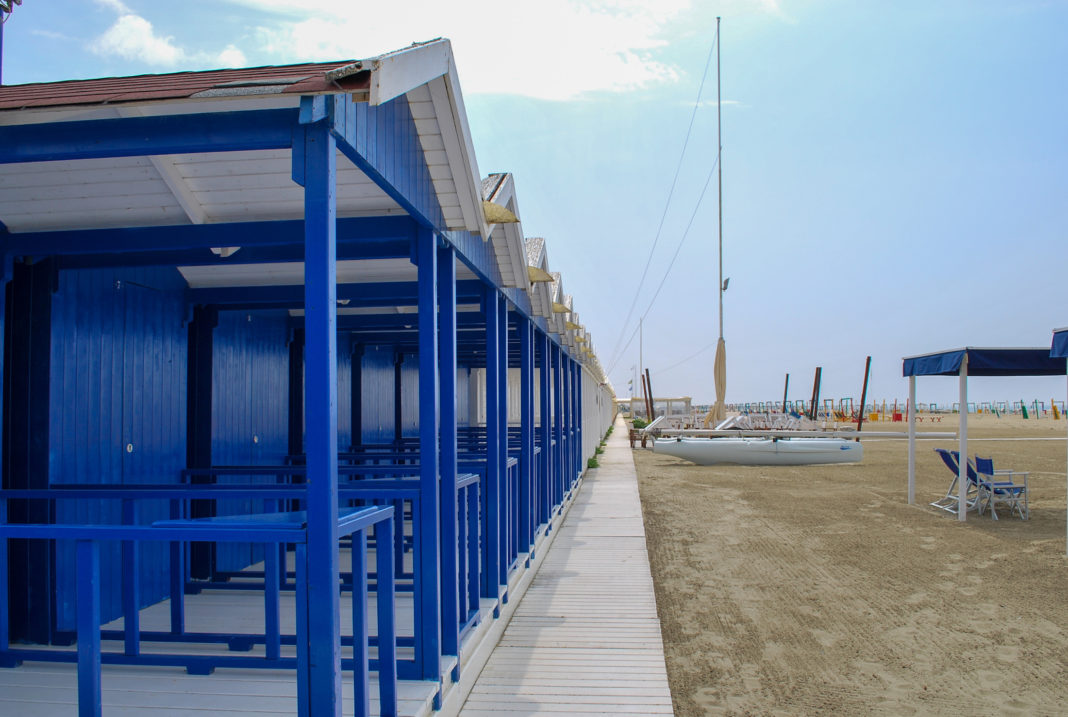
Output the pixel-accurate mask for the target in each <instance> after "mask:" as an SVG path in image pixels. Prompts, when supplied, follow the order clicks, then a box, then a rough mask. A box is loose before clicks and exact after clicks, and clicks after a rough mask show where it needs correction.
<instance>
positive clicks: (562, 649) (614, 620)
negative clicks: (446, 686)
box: [460, 420, 672, 717]
mask: <svg viewBox="0 0 1068 717" xmlns="http://www.w3.org/2000/svg"><path fill="white" fill-rule="evenodd" d="M599 462H600V464H601V467H600V468H599V469H597V470H594V471H590V472H589V473H588V474H587V476H586V478H585V480H584V481H583V484H582V486H581V488H580V491H579V494H578V496H577V497H576V498H575V502H574V505H572V507H571V510H570V512H569V513H568V515H567V517H566V518H565V520H564V522H563V524H562V526H561V527H559V528H558V529H557V530H558V531H559V533H558V535H557V536H556V538H555V540H554V541H553V543H552V545H551V546H550V547H549V551H548V553H547V554H546V555H545V558H544V561H543V562H542V563H541V566H540V567H539V568H538V572H537V573H536V574H535V575H534V579H533V582H532V583H531V584H530V586H529V588H528V589H527V591H526V593H525V594H524V595H523V597H522V599H521V601H520V603H519V605H518V606H517V607H516V609H515V613H514V615H513V617H512V620H511V622H510V623H509V624H508V627H507V629H506V630H505V631H504V635H503V636H502V638H501V640H500V643H499V644H498V645H497V647H496V648H495V649H494V650H493V653H492V655H491V657H490V658H489V661H488V662H487V664H486V666H485V668H484V669H483V670H482V673H481V674H480V675H479V677H478V680H477V681H476V682H475V685H474V687H473V689H472V690H471V693H470V694H469V695H468V697H467V701H466V703H465V704H464V706H463V709H462V710H461V712H460V715H461V717H483V716H484V715H485V716H488V715H506V716H507V717H518V716H519V715H553V716H554V717H560V715H566V714H576V715H596V714H611V715H653V714H656V715H660V714H672V709H671V693H670V692H669V690H668V681H667V671H666V669H665V667H664V646H663V642H662V641H661V637H660V621H659V619H658V618H657V614H656V600H655V598H654V595H653V580H652V576H651V575H650V572H649V556H648V553H647V552H646V549H645V528H644V525H643V523H642V512H641V503H640V502H639V500H638V481H637V475H636V473H635V471H634V460H633V458H632V457H631V451H630V447H629V445H628V442H627V436H626V426H625V425H624V424H623V422H622V420H617V421H616V425H615V429H614V430H613V432H612V435H611V436H610V437H609V439H608V446H607V447H606V449H605V452H604V453H603V454H602V455H601V456H599Z"/></svg>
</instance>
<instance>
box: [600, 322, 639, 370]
mask: <svg viewBox="0 0 1068 717" xmlns="http://www.w3.org/2000/svg"><path fill="white" fill-rule="evenodd" d="M640 328H641V324H639V325H638V326H635V327H634V331H632V332H631V334H630V338H629V339H627V343H625V344H624V345H623V348H622V349H621V350H620V352H619V354H618V355H617V356H616V357H615V358H614V359H613V360H612V363H611V365H610V366H609V367H608V371H606V372H605V373H612V371H613V369H615V367H616V364H618V363H619V360H620V359H621V358H623V357H624V356H625V355H626V353H627V348H628V347H629V346H630V345H631V343H632V342H633V341H634V337H635V336H637V335H638V329H640Z"/></svg>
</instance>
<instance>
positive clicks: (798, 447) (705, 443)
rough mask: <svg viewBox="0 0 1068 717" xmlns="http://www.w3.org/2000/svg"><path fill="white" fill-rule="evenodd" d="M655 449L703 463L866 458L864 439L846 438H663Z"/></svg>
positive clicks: (783, 463)
mask: <svg viewBox="0 0 1068 717" xmlns="http://www.w3.org/2000/svg"><path fill="white" fill-rule="evenodd" d="M653 452H654V453H661V454H664V455H669V456H675V457H676V458H682V459H684V460H687V461H690V462H692V463H696V464H697V465H701V466H712V465H719V464H733V465H743V466H806V465H826V464H830V463H859V462H860V461H861V460H863V459H864V447H863V446H862V445H861V444H860V442H858V441H850V440H846V439H844V438H780V439H774V438H659V439H657V440H656V441H654V442H653Z"/></svg>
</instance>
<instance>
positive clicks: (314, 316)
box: [294, 98, 341, 717]
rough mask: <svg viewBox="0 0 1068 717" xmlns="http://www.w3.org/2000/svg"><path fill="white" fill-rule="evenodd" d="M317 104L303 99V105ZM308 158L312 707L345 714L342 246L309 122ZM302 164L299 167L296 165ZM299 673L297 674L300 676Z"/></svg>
mask: <svg viewBox="0 0 1068 717" xmlns="http://www.w3.org/2000/svg"><path fill="white" fill-rule="evenodd" d="M313 102H315V99H313V98H304V99H303V105H302V109H303V107H304V106H307V105H309V104H311V103H313ZM301 154H302V155H303V158H304V167H303V173H302V174H303V178H304V181H305V185H304V317H305V318H304V326H305V348H304V355H305V366H306V370H305V396H304V415H305V422H306V425H307V430H306V441H307V463H308V468H307V471H308V508H307V510H308V537H307V539H308V544H307V545H308V549H307V560H308V566H307V583H306V586H307V603H306V609H307V610H308V615H307V620H308V632H307V640H308V676H307V680H308V693H307V695H308V700H309V704H308V708H309V713H310V714H312V715H315V717H319V716H320V715H340V714H341V638H340V634H341V633H340V621H341V613H340V605H339V598H338V532H337V509H338V499H337V301H336V295H337V254H336V250H337V246H336V229H337V222H336V197H335V172H336V166H335V143H334V138H333V135H331V134H330V131H329V127H328V126H327V122H325V121H319V122H316V123H315V124H311V125H308V126H307V127H306V128H305V133H304V151H303V153H298V152H294V159H295V161H296V160H297V159H299V156H300V155H301ZM295 169H296V168H295ZM299 679H300V676H299V675H298V680H299Z"/></svg>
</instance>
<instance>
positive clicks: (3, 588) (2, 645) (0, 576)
mask: <svg viewBox="0 0 1068 717" xmlns="http://www.w3.org/2000/svg"><path fill="white" fill-rule="evenodd" d="M2 307H3V300H2V299H0V308H2ZM0 313H2V312H0ZM2 325H3V320H2V319H0V326H2ZM6 523H7V499H6V498H0V526H2V525H4V524H6ZM7 571H8V567H7V538H6V537H0V667H15V666H16V665H17V662H16V661H15V660H13V659H11V658H9V657H5V655H4V653H5V652H7V650H8V648H10V647H11V635H10V633H9V632H8V629H9V628H8V621H9V620H10V619H11V616H10V615H9V614H8V610H9V608H8V590H9V583H8V578H7Z"/></svg>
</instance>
